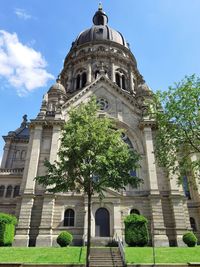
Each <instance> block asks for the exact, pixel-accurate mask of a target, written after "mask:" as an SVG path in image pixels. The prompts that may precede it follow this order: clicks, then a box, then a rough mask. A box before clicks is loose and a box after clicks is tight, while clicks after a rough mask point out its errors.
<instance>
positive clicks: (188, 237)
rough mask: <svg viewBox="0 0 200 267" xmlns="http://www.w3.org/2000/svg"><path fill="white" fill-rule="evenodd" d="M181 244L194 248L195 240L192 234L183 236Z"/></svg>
mask: <svg viewBox="0 0 200 267" xmlns="http://www.w3.org/2000/svg"><path fill="white" fill-rule="evenodd" d="M183 242H184V243H185V244H186V245H187V246H188V247H195V245H196V244H197V238H196V236H195V235H194V233H193V232H187V233H185V234H184V235H183Z"/></svg>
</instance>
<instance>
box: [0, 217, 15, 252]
mask: <svg viewBox="0 0 200 267" xmlns="http://www.w3.org/2000/svg"><path fill="white" fill-rule="evenodd" d="M16 224H17V219H16V217H15V216H13V215H10V214H6V213H2V212H1V213H0V246H1V247H2V246H11V245H12V242H13V240H14V235H15V225H16Z"/></svg>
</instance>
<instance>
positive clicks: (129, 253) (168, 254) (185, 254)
mask: <svg viewBox="0 0 200 267" xmlns="http://www.w3.org/2000/svg"><path fill="white" fill-rule="evenodd" d="M125 252H126V260H127V263H153V249H152V248H151V247H144V248H131V247H126V248H125ZM155 262H156V263H187V262H200V246H197V247H193V248H189V247H184V248H183V247H182V248H181V247H165V248H155Z"/></svg>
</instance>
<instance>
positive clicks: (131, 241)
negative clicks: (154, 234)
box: [124, 214, 149, 247]
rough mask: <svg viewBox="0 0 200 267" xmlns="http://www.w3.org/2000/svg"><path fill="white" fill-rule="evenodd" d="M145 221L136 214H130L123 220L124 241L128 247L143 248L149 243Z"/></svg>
mask: <svg viewBox="0 0 200 267" xmlns="http://www.w3.org/2000/svg"><path fill="white" fill-rule="evenodd" d="M147 222H148V221H147V219H146V218H145V217H144V216H142V215H138V214H130V215H128V216H127V217H126V218H125V220H124V223H125V241H126V243H127V244H128V245H129V246H130V247H144V246H145V245H147V244H148V242H149V233H148V229H147Z"/></svg>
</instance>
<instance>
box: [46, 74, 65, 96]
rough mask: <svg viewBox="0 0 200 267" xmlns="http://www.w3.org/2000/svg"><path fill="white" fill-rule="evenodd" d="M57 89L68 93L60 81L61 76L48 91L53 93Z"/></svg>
mask: <svg viewBox="0 0 200 267" xmlns="http://www.w3.org/2000/svg"><path fill="white" fill-rule="evenodd" d="M55 91H57V92H60V93H63V94H66V90H65V87H64V86H63V85H62V84H61V83H60V79H59V78H58V79H57V80H56V83H55V84H53V85H52V86H51V87H50V89H49V91H48V93H50V92H51V93H52V92H55Z"/></svg>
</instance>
